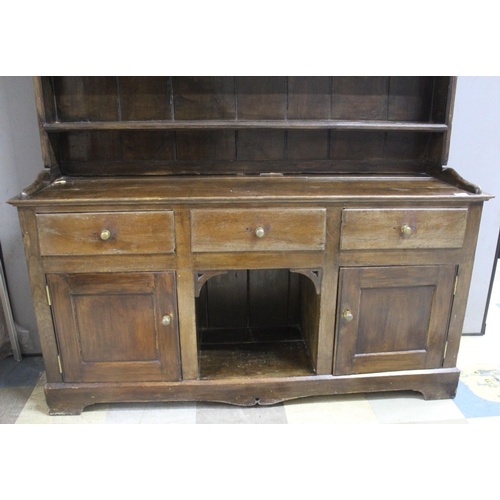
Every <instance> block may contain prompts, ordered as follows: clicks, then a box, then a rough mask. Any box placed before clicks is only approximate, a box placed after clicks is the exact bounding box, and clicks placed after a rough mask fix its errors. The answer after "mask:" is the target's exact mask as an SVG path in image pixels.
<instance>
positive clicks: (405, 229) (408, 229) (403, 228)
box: [401, 224, 413, 235]
mask: <svg viewBox="0 0 500 500" xmlns="http://www.w3.org/2000/svg"><path fill="white" fill-rule="evenodd" d="M401 232H402V233H403V234H406V235H409V234H411V233H413V228H412V227H411V226H410V225H409V224H403V225H402V226H401Z"/></svg>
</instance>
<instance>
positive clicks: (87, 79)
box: [53, 76, 119, 122]
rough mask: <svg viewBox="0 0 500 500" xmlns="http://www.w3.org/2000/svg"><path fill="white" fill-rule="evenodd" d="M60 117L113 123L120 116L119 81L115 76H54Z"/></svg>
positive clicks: (58, 115) (61, 118)
mask: <svg viewBox="0 0 500 500" xmlns="http://www.w3.org/2000/svg"><path fill="white" fill-rule="evenodd" d="M53 81H54V84H53V85H54V97H55V102H56V108H57V117H58V119H59V120H60V121H61V122H65V121H106V120H109V121H113V120H117V119H118V117H119V115H118V90H117V79H116V77H112V76H64V77H54V80H53Z"/></svg>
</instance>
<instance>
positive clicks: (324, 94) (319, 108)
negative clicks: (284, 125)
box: [288, 76, 331, 120]
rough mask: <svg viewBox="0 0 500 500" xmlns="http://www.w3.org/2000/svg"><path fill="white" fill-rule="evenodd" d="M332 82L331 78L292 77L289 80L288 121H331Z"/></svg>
mask: <svg viewBox="0 0 500 500" xmlns="http://www.w3.org/2000/svg"><path fill="white" fill-rule="evenodd" d="M330 80H331V78H330V77H329V76H290V77H289V78H288V119H289V120H308V119H317V120H327V119H329V118H330V112H331V94H330Z"/></svg>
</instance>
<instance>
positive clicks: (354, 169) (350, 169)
mask: <svg viewBox="0 0 500 500" xmlns="http://www.w3.org/2000/svg"><path fill="white" fill-rule="evenodd" d="M332 134H333V133H332ZM177 135H179V133H177ZM301 138H302V136H301ZM292 139H293V137H292ZM178 144H180V142H179V143H178ZM303 145H304V142H303V141H302V140H301V141H300V143H299V144H298V145H293V144H292V145H291V146H290V147H291V148H295V150H297V146H299V150H301V151H302V152H298V151H297V154H301V155H303V154H307V155H308V154H309V152H310V153H311V155H316V154H318V156H319V155H321V154H322V149H321V148H319V149H318V150H313V148H311V147H310V146H306V147H305V148H304V149H302V146H303ZM221 149H222V150H224V146H222V148H221ZM200 150H201V147H198V146H196V148H193V151H200ZM218 150H219V148H218V146H216V145H214V147H213V149H212V151H218ZM186 152H187V154H192V152H191V151H189V149H186ZM294 154H295V153H294ZM344 158H345V156H344ZM434 166H435V165H434ZM61 169H62V172H63V174H64V175H67V176H75V177H82V176H84V177H109V176H127V175H130V176H132V175H133V176H137V175H141V176H153V175H154V176H165V175H166V176H169V177H176V176H180V175H191V176H194V175H196V176H205V177H206V176H211V175H214V172H217V175H239V176H242V175H259V174H269V173H281V174H283V175H285V174H291V173H293V174H294V175H307V174H323V175H339V174H378V175H384V174H416V175H419V174H422V172H429V173H431V172H430V170H429V169H430V165H429V162H428V161H427V160H391V159H380V158H379V159H372V160H370V159H365V160H345V159H344V160H338V159H332V160H331V161H330V160H310V159H309V160H292V159H287V160H272V161H271V160H265V161H259V160H256V161H248V160H239V161H234V160H210V161H208V160H197V161H188V160H177V161H158V160H149V161H148V160H143V161H127V162H121V161H105V162H77V163H74V162H73V163H65V164H63V165H61Z"/></svg>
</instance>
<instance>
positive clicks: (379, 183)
mask: <svg viewBox="0 0 500 500" xmlns="http://www.w3.org/2000/svg"><path fill="white" fill-rule="evenodd" d="M489 198H491V196H490V195H488V194H486V193H481V194H473V193H470V192H467V191H465V190H464V189H460V188H458V187H455V186H452V185H450V184H448V183H446V182H444V181H441V180H439V179H436V178H434V177H431V176H427V175H419V176H394V175H392V176H379V175H377V176H362V175H349V176H283V177H259V176H249V177H236V176H233V177H218V176H214V177H203V176H200V177H195V178H193V177H154V176H151V177H141V178H139V177H122V178H116V177H113V178H111V177H110V178H102V177H100V178H98V179H96V178H84V177H79V178H72V177H65V178H61V179H58V180H56V181H54V182H53V183H52V184H50V185H48V186H47V187H46V188H44V189H42V190H41V191H39V192H38V193H36V194H35V195H33V196H32V197H29V198H27V199H22V198H20V197H19V198H14V199H12V200H10V202H11V203H12V204H14V205H66V204H69V205H106V204H116V203H124V204H137V203H139V204H147V203H152V204H155V203H163V204H164V203H174V204H177V203H186V204H198V203H247V202H248V203H255V202H265V203H273V202H304V203H314V202H350V201H351V202H352V201H380V200H390V201H398V202H401V201H406V200H408V201H429V200H431V199H432V200H435V201H448V202H449V201H452V200H454V201H466V202H473V201H483V200H486V199H489Z"/></svg>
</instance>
